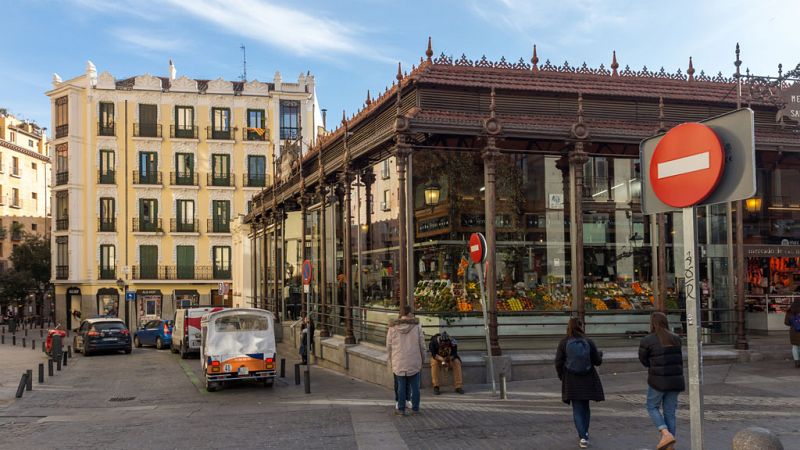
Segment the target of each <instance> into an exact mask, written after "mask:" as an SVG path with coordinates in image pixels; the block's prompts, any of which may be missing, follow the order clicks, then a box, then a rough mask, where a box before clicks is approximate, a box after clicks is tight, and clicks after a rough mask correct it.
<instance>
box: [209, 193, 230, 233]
mask: <svg viewBox="0 0 800 450" xmlns="http://www.w3.org/2000/svg"><path fill="white" fill-rule="evenodd" d="M211 212H212V217H213V218H212V226H211V230H212V232H213V233H229V232H230V220H231V202H230V200H213V201H212V202H211Z"/></svg>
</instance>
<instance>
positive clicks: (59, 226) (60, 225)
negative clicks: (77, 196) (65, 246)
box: [56, 217, 69, 231]
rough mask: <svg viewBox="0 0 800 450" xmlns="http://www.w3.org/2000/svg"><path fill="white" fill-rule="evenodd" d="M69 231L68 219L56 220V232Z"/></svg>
mask: <svg viewBox="0 0 800 450" xmlns="http://www.w3.org/2000/svg"><path fill="white" fill-rule="evenodd" d="M68 229H69V217H62V218H60V219H56V231H66V230H68Z"/></svg>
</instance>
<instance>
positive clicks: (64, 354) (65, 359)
mask: <svg viewBox="0 0 800 450" xmlns="http://www.w3.org/2000/svg"><path fill="white" fill-rule="evenodd" d="M62 355H63V356H64V357H63V358H62V359H63V360H64V363H63V366H64V367H66V366H67V352H64V353H62Z"/></svg>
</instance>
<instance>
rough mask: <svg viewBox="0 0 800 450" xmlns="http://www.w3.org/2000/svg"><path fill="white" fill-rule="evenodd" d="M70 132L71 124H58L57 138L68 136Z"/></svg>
mask: <svg viewBox="0 0 800 450" xmlns="http://www.w3.org/2000/svg"><path fill="white" fill-rule="evenodd" d="M68 134H69V124H66V125H58V126H57V127H56V139H58V138H63V137H67V135H68Z"/></svg>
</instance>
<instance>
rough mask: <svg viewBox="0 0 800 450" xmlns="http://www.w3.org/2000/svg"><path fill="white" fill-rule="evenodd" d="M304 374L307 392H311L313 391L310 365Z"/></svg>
mask: <svg viewBox="0 0 800 450" xmlns="http://www.w3.org/2000/svg"><path fill="white" fill-rule="evenodd" d="M303 376H304V377H305V379H304V382H305V388H306V394H310V393H311V371H310V370H308V366H306V370H305V372H303Z"/></svg>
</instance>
